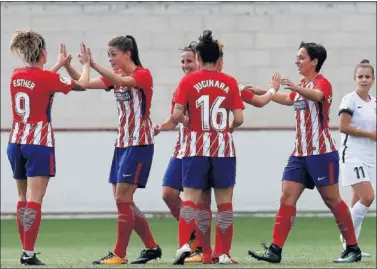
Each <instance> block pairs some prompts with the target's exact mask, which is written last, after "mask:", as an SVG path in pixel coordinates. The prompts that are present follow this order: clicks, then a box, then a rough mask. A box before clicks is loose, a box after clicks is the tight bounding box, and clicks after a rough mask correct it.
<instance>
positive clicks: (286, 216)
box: [272, 205, 296, 248]
mask: <svg viewBox="0 0 377 269" xmlns="http://www.w3.org/2000/svg"><path fill="white" fill-rule="evenodd" d="M295 218H296V207H295V206H289V205H281V206H280V208H279V211H278V213H277V214H276V217H275V225H274V231H273V235H272V243H273V244H274V245H277V246H279V247H281V248H282V247H283V246H284V243H285V240H287V237H288V234H289V232H290V231H291V229H292V227H293V225H294V222H295Z"/></svg>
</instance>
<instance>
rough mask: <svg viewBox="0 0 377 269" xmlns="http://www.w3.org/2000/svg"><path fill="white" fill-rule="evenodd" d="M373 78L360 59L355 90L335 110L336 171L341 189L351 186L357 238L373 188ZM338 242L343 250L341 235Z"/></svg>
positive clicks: (371, 71) (367, 66)
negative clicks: (338, 141) (338, 140)
mask: <svg viewBox="0 0 377 269" xmlns="http://www.w3.org/2000/svg"><path fill="white" fill-rule="evenodd" d="M374 79H375V76H374V68H373V66H372V65H370V64H369V61H368V60H362V61H361V63H359V64H358V65H357V66H356V69H355V73H354V80H355V84H356V90H355V91H353V92H351V93H349V94H347V95H345V96H344V97H343V100H342V103H341V104H340V108H339V115H340V125H339V129H340V132H341V151H340V157H341V158H340V172H341V176H342V183H343V186H352V203H351V215H352V221H353V225H354V226H355V233H356V237H357V238H358V237H359V235H360V231H361V225H362V223H363V220H364V217H365V216H366V214H367V212H368V209H369V207H370V205H371V204H372V203H373V200H374V186H375V185H376V98H375V97H373V96H371V95H370V89H371V87H372V85H373V83H374ZM341 240H342V245H343V248H344V249H345V247H346V245H345V242H344V240H343V237H342V236H341ZM362 255H363V257H369V256H370V254H368V253H362Z"/></svg>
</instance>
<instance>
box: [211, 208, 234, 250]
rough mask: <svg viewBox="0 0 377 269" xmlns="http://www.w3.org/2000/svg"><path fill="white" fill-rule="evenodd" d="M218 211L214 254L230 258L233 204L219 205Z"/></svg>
mask: <svg viewBox="0 0 377 269" xmlns="http://www.w3.org/2000/svg"><path fill="white" fill-rule="evenodd" d="M217 211H218V212H217V217H216V240H215V244H216V245H215V250H214V253H216V254H217V253H219V254H226V255H228V256H230V254H229V253H230V248H231V246H232V240H233V205H232V203H225V204H220V205H217Z"/></svg>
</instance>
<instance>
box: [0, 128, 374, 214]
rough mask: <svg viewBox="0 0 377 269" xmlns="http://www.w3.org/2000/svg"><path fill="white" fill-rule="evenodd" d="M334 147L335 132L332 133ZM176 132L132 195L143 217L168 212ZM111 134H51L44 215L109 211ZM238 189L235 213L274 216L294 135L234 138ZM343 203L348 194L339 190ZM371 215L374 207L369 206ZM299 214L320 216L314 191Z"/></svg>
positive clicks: (7, 202)
mask: <svg viewBox="0 0 377 269" xmlns="http://www.w3.org/2000/svg"><path fill="white" fill-rule="evenodd" d="M333 133H334V135H335V137H334V138H336V140H337V144H339V135H338V132H333ZM176 135H177V133H176V132H168V133H162V134H160V135H159V136H158V137H157V138H156V144H155V156H154V160H153V165H152V171H151V174H150V178H149V182H148V185H147V188H146V189H140V190H138V191H137V194H136V203H137V204H138V206H139V207H140V208H141V209H142V210H143V211H146V212H168V209H167V207H166V206H165V204H164V202H163V200H162V198H161V191H162V188H161V184H162V177H163V175H164V172H165V169H166V166H167V164H168V161H169V158H170V156H171V153H172V149H173V146H174V142H175V139H176ZM114 139H115V133H95V132H93V133H90V132H88V133H66V132H57V133H56V144H57V145H56V159H57V176H56V177H55V178H54V179H52V180H51V181H50V185H49V188H48V192H47V195H46V197H45V202H44V206H43V210H44V212H45V213H62V212H65V213H67V212H69V213H88V212H97V213H98V212H114V211H115V205H114V202H113V199H112V193H111V185H110V184H109V183H107V180H108V174H109V169H110V164H111V160H112V154H113V141H114ZM7 141H8V134H7V133H5V132H3V133H1V156H2V158H1V212H2V213H3V214H4V213H13V212H14V210H15V201H16V200H17V190H16V184H15V182H14V179H12V173H11V168H10V165H9V163H8V160H7V157H6V148H7ZM235 141H236V149H237V155H238V160H237V185H236V187H235V194H234V210H235V211H248V212H258V211H263V212H266V211H273V212H275V210H276V209H277V207H278V205H279V196H280V188H281V182H280V180H281V176H282V171H283V169H284V167H285V165H286V162H287V160H288V157H289V154H290V152H291V151H292V147H293V141H294V132H291V131H286V132H264V131H263V132H246V131H239V132H236V133H235ZM341 191H342V193H343V194H344V198H345V200H346V201H350V198H351V196H350V189H349V188H346V189H345V188H343V187H342V188H341ZM372 208H373V210H375V208H376V207H375V203H374V205H373V206H372ZM298 210H299V211H301V212H303V211H325V210H327V208H326V207H325V206H324V205H323V202H322V201H321V199H320V197H319V194H318V193H317V191H315V190H313V191H310V190H307V191H305V193H304V194H303V196H302V198H301V200H300V201H299V203H298Z"/></svg>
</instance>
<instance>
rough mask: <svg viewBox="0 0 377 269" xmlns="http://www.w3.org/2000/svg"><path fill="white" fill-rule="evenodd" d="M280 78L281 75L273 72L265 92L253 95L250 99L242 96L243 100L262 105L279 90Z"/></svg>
mask: <svg viewBox="0 0 377 269" xmlns="http://www.w3.org/2000/svg"><path fill="white" fill-rule="evenodd" d="M280 78H281V75H280V74H279V73H274V74H273V76H272V79H271V81H270V83H269V87H270V89H269V90H268V91H267V92H266V93H264V94H263V95H254V96H253V98H251V100H248V99H245V98H243V101H244V102H246V103H248V104H251V105H253V106H255V107H264V106H265V105H267V104H268V103H269V102H270V101H271V100H272V99H273V96H274V95H275V93H276V92H277V91H278V90H279V88H280ZM245 90H247V89H245Z"/></svg>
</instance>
